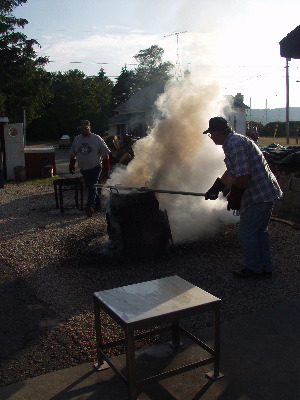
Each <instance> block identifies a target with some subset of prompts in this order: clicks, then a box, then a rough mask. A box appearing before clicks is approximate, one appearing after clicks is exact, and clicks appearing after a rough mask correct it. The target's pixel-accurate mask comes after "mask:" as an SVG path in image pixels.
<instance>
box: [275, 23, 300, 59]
mask: <svg viewBox="0 0 300 400" xmlns="http://www.w3.org/2000/svg"><path fill="white" fill-rule="evenodd" d="M279 45H280V55H281V57H285V58H300V25H299V26H297V28H295V29H294V30H292V31H291V32H290V33H288V34H287V35H286V37H284V38H283V39H282V40H281V41H280V42H279Z"/></svg>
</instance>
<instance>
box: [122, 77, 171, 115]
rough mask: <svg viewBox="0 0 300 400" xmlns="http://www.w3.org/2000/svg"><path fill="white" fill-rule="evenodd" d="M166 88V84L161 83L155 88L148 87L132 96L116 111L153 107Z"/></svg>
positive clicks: (154, 86)
mask: <svg viewBox="0 0 300 400" xmlns="http://www.w3.org/2000/svg"><path fill="white" fill-rule="evenodd" d="M164 88H165V84H164V83H159V84H156V85H153V86H147V87H145V88H143V89H141V90H140V91H138V92H137V93H135V94H134V95H132V96H131V97H130V98H129V99H128V100H127V101H125V102H124V103H122V104H119V105H118V106H117V108H116V109H115V111H123V110H130V109H136V108H139V109H141V108H149V107H153V104H154V103H155V101H156V100H157V98H158V96H159V95H160V94H161V93H163V91H164Z"/></svg>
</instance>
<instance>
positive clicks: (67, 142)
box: [58, 135, 72, 149]
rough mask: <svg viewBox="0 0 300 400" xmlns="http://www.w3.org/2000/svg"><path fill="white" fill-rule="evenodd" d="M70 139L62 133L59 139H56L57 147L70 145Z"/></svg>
mask: <svg viewBox="0 0 300 400" xmlns="http://www.w3.org/2000/svg"><path fill="white" fill-rule="evenodd" d="M71 144H72V141H71V138H70V136H69V135H62V137H61V138H60V139H58V148H59V149H62V148H63V147H71Z"/></svg>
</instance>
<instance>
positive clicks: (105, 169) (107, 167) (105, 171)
mask: <svg viewBox="0 0 300 400" xmlns="http://www.w3.org/2000/svg"><path fill="white" fill-rule="evenodd" d="M102 165H103V170H102V174H101V175H103V176H105V177H108V174H109V171H110V161H109V158H105V159H104V160H103V161H102Z"/></svg>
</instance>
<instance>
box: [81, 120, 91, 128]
mask: <svg viewBox="0 0 300 400" xmlns="http://www.w3.org/2000/svg"><path fill="white" fill-rule="evenodd" d="M84 126H91V123H90V121H88V120H87V119H82V120H81V121H80V123H79V128H83V127H84Z"/></svg>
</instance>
